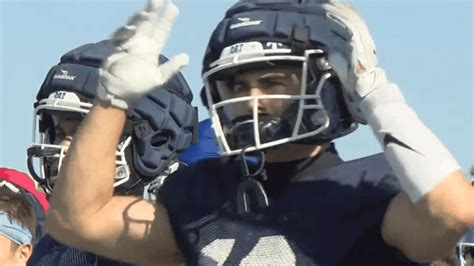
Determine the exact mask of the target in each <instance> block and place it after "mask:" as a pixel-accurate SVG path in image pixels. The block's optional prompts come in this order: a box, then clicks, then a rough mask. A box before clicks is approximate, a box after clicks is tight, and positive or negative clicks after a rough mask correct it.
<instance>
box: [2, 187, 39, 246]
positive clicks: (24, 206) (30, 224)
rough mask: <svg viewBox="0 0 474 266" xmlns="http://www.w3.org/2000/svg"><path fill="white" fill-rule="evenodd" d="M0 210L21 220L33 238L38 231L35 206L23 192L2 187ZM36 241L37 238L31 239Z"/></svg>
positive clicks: (33, 241)
mask: <svg viewBox="0 0 474 266" xmlns="http://www.w3.org/2000/svg"><path fill="white" fill-rule="evenodd" d="M0 211H4V212H6V213H7V214H8V215H9V216H10V217H11V218H13V219H16V220H17V221H19V222H20V223H21V224H22V225H23V226H25V227H26V228H28V230H30V232H31V234H32V235H33V238H34V236H35V232H36V217H35V214H34V212H33V206H32V205H31V203H30V202H29V201H28V200H27V199H26V197H24V196H23V195H22V194H19V193H15V192H13V191H11V190H10V189H8V188H6V187H0ZM31 242H32V243H35V239H33V240H32V241H31Z"/></svg>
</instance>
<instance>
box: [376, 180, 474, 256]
mask: <svg viewBox="0 0 474 266" xmlns="http://www.w3.org/2000/svg"><path fill="white" fill-rule="evenodd" d="M473 204H474V188H473V187H471V186H469V182H468V181H466V179H464V176H463V175H462V173H460V172H455V173H453V174H451V175H449V176H447V177H446V178H444V179H443V181H442V182H441V183H440V184H438V185H437V186H436V187H435V188H434V189H433V190H432V191H430V192H429V193H428V194H426V196H425V197H423V198H422V199H421V200H419V201H418V202H416V203H413V202H412V201H411V200H410V199H409V197H408V195H407V194H406V193H405V192H402V193H400V194H399V195H398V196H396V197H395V198H394V199H393V200H392V202H391V203H390V206H389V208H388V210H387V212H386V213H385V217H384V220H383V224H382V236H383V238H384V240H385V242H386V243H387V244H390V245H392V246H395V247H397V248H399V249H400V250H401V251H402V252H403V253H404V254H405V255H407V256H408V257H409V258H410V259H412V260H415V261H419V262H426V261H431V260H435V259H437V258H439V257H442V256H444V255H448V254H449V252H451V251H452V250H453V248H455V246H456V243H457V242H458V241H459V239H460V238H461V237H462V235H463V234H464V232H465V231H466V230H467V229H468V228H472V227H473V226H474V206H473Z"/></svg>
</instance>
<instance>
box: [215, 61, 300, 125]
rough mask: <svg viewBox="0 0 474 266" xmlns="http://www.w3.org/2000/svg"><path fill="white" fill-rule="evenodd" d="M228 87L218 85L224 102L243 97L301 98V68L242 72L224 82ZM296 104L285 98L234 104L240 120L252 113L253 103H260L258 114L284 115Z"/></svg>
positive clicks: (235, 115) (279, 67) (283, 67)
mask: <svg viewBox="0 0 474 266" xmlns="http://www.w3.org/2000/svg"><path fill="white" fill-rule="evenodd" d="M225 83H226V84H225V86H217V88H218V93H219V96H220V98H221V100H228V99H233V98H238V97H244V96H265V95H299V94H300V91H301V69H300V68H297V67H289V66H277V67H272V68H270V69H267V68H263V69H255V68H253V69H250V70H245V69H243V70H242V71H239V72H238V73H237V74H235V75H234V76H233V77H232V78H229V79H227V80H226V81H225ZM293 102H294V101H292V100H284V99H265V98H262V99H259V100H258V103H256V102H255V101H254V100H248V101H243V102H240V103H238V104H233V105H232V112H233V115H231V117H238V116H242V115H248V114H251V113H252V108H253V106H254V104H258V111H259V113H265V114H269V115H272V116H281V115H282V113H283V111H284V110H286V109H287V108H288V107H289V105H291V104H292V103H293Z"/></svg>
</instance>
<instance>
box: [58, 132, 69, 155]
mask: <svg viewBox="0 0 474 266" xmlns="http://www.w3.org/2000/svg"><path fill="white" fill-rule="evenodd" d="M71 141H72V137H71V136H64V137H62V138H61V139H60V140H59V141H58V142H56V145H60V146H62V147H63V148H64V151H65V152H66V151H67V149H68V148H69V145H71Z"/></svg>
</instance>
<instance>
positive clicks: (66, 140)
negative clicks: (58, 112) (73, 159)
mask: <svg viewBox="0 0 474 266" xmlns="http://www.w3.org/2000/svg"><path fill="white" fill-rule="evenodd" d="M80 123H81V120H79V119H77V118H65V117H55V119H54V130H52V131H49V132H48V134H52V135H53V136H52V138H50V136H48V138H47V139H52V140H53V141H52V142H53V143H51V144H55V145H59V146H61V147H63V148H64V152H67V149H68V148H69V145H70V144H71V141H72V136H74V133H76V130H77V128H78V127H79V124H80ZM49 160H52V161H50V162H49V164H50V165H51V181H52V182H53V183H54V180H55V178H56V177H57V175H58V172H59V169H58V168H59V165H58V164H59V159H56V158H55V159H49Z"/></svg>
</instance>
